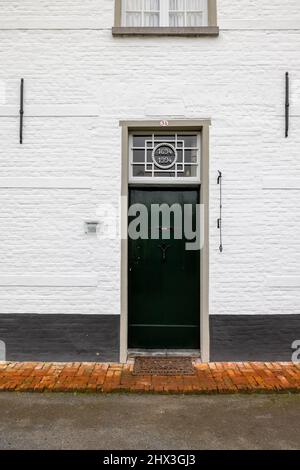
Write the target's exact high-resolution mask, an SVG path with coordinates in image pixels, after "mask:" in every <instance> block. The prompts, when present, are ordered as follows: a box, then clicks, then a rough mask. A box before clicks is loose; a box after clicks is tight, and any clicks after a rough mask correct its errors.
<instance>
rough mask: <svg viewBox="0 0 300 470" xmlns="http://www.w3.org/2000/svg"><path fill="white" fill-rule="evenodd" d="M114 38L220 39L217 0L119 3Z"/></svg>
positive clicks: (121, 0)
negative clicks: (180, 37)
mask: <svg viewBox="0 0 300 470" xmlns="http://www.w3.org/2000/svg"><path fill="white" fill-rule="evenodd" d="M112 32H113V35H116V36H122V35H125V36H128V35H159V36H160V35H161V36H163V35H166V36H174V35H176V36H179V35H186V36H218V34H219V28H218V27H217V0H115V25H114V27H113V29H112Z"/></svg>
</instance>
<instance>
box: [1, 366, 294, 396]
mask: <svg viewBox="0 0 300 470" xmlns="http://www.w3.org/2000/svg"><path fill="white" fill-rule="evenodd" d="M195 367H196V375H195V376H176V377H166V376H145V377H137V376H134V375H132V368H133V366H132V365H130V364H126V365H122V364H97V363H43V362H26V363H18V362H5V363H0V390H1V391H20V392H21V391H22V392H44V391H55V392H76V391H78V392H118V391H127V392H170V393H171V392H172V393H238V392H248V393H250V392H296V391H298V392H300V364H292V363H258V362H252V363H250V362H247V363H245V362H243V363H238V364H237V363H211V364H196V365H195Z"/></svg>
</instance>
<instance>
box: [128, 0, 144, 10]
mask: <svg viewBox="0 0 300 470" xmlns="http://www.w3.org/2000/svg"><path fill="white" fill-rule="evenodd" d="M125 1H126V11H142V6H143V0H125Z"/></svg>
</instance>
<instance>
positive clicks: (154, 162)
mask: <svg viewBox="0 0 300 470" xmlns="http://www.w3.org/2000/svg"><path fill="white" fill-rule="evenodd" d="M129 146H130V148H129V150H130V152H129V154H130V162H129V164H130V168H129V172H130V181H131V182H138V181H145V180H152V181H153V180H154V179H155V180H156V181H158V180H161V181H162V182H165V181H167V180H172V181H175V180H176V181H179V182H180V181H186V182H191V183H195V182H200V134H197V133H183V132H170V133H169V132H168V133H149V134H148V133H143V134H141V133H133V134H132V135H130V139H129Z"/></svg>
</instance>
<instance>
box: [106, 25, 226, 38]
mask: <svg viewBox="0 0 300 470" xmlns="http://www.w3.org/2000/svg"><path fill="white" fill-rule="evenodd" d="M112 34H113V36H194V37H195V36H219V28H218V26H201V27H196V28H192V27H186V28H183V27H180V28H164V27H159V28H152V27H141V28H132V27H126V26H122V27H114V28H112Z"/></svg>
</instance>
